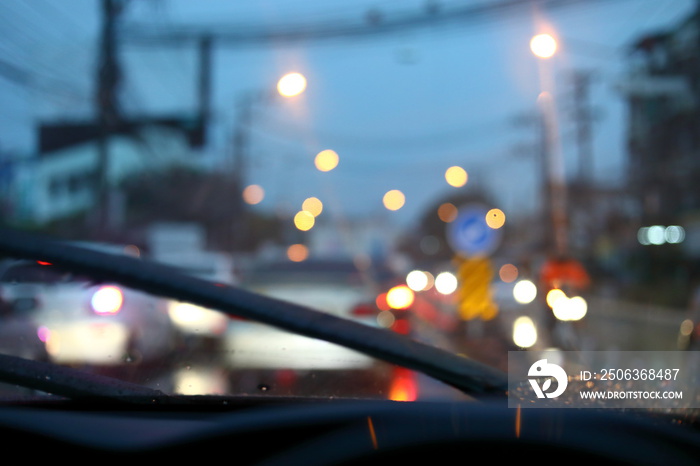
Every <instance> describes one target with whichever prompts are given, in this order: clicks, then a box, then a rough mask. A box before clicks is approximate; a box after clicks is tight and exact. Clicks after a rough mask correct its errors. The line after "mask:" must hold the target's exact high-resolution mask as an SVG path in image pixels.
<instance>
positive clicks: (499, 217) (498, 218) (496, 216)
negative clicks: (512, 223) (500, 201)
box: [486, 209, 506, 230]
mask: <svg viewBox="0 0 700 466" xmlns="http://www.w3.org/2000/svg"><path fill="white" fill-rule="evenodd" d="M505 223H506V214H504V213H503V211H502V210H501V209H491V210H489V211H488V212H487V213H486V224H487V225H488V226H489V227H490V228H493V229H494V230H497V229H499V228H501V227H502V226H503V225H504V224H505Z"/></svg>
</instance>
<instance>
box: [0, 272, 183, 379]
mask: <svg viewBox="0 0 700 466" xmlns="http://www.w3.org/2000/svg"><path fill="white" fill-rule="evenodd" d="M0 280H1V281H2V293H3V301H4V303H5V304H4V305H5V306H6V307H7V308H10V309H12V310H13V312H14V314H16V313H17V312H25V313H27V312H29V311H31V324H25V325H24V326H25V327H27V326H28V325H30V326H31V329H32V333H33V335H34V338H35V340H36V341H37V342H39V343H40V344H41V346H42V347H43V348H44V349H43V350H40V351H39V352H38V354H41V355H44V354H46V357H48V359H50V360H51V361H53V362H56V363H61V364H93V365H102V366H118V365H123V364H125V363H127V362H137V361H144V360H146V361H147V360H153V359H156V358H161V357H163V356H164V355H167V354H168V353H169V352H170V351H171V350H172V348H173V346H172V345H173V342H174V329H173V327H172V324H171V322H170V320H169V319H168V316H167V313H166V311H167V308H166V301H165V300H162V299H159V298H156V297H152V296H150V295H148V294H145V293H142V292H139V291H136V290H133V289H130V288H127V287H124V286H120V285H116V284H111V283H102V282H99V281H94V280H91V279H89V278H87V277H85V276H81V275H77V274H73V273H70V272H67V271H64V270H62V269H61V268H59V267H56V266H54V265H52V264H50V263H48V262H38V261H9V262H7V263H6V264H5V267H4V270H3V273H2V276H1V277H0ZM15 325H17V323H15ZM26 333H28V330H27V331H26ZM5 341H7V340H5Z"/></svg>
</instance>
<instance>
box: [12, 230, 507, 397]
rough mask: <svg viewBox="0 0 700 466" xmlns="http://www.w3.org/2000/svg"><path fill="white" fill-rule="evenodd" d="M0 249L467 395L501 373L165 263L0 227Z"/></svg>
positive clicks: (499, 384) (499, 382) (502, 387)
mask: <svg viewBox="0 0 700 466" xmlns="http://www.w3.org/2000/svg"><path fill="white" fill-rule="evenodd" d="M0 253H4V254H6V255H9V256H13V257H16V258H25V259H33V260H42V261H48V262H51V263H54V264H56V265H59V266H61V267H62V268H65V269H69V270H71V271H74V272H77V273H83V274H87V275H89V276H92V277H95V278H97V279H102V280H106V281H113V282H118V283H121V284H123V285H125V286H128V287H130V288H134V289H138V290H142V291H145V292H148V293H151V294H154V295H160V296H166V297H168V298H174V299H178V300H181V301H187V302H191V303H193V304H197V305H199V306H202V307H206V308H211V309H217V310H219V311H221V312H223V313H226V314H229V315H232V316H237V317H245V318H248V319H251V320H254V321H258V322H261V323H264V324H268V325H272V326H275V327H278V328H280V329H283V330H288V331H291V332H294V333H298V334H300V335H304V336H307V337H312V338H318V339H321V340H325V341H328V342H331V343H336V344H339V345H342V346H345V347H347V348H351V349H354V350H357V351H359V352H362V353H364V354H367V355H369V356H373V357H376V358H378V359H382V360H384V361H387V362H390V363H393V364H397V365H399V366H403V367H406V368H409V369H413V370H416V371H419V372H423V373H425V374H426V375H429V376H431V377H433V378H435V379H437V380H440V381H442V382H445V383H447V384H449V385H452V386H453V387H455V388H457V389H460V390H462V391H464V392H465V393H468V394H500V395H503V396H505V394H506V390H507V387H508V381H507V377H506V375H505V374H504V373H503V372H501V371H499V370H497V369H494V368H492V367H489V366H487V365H485V364H481V363H479V362H476V361H474V360H471V359H468V358H466V357H462V356H458V355H456V354H452V353H449V352H447V351H444V350H441V349H438V348H435V347H432V346H429V345H426V344H423V343H420V342H417V341H414V340H411V339H408V338H406V337H404V336H401V335H399V334H397V333H394V332H389V331H386V330H384V329H379V328H373V327H369V326H367V325H363V324H360V323H357V322H353V321H350V320H346V319H342V318H340V317H336V316H333V315H330V314H326V313H323V312H320V311H316V310H313V309H310V308H307V307H304V306H300V305H296V304H291V303H288V302H285V301H280V300H277V299H273V298H269V297H266V296H262V295H259V294H255V293H252V292H249V291H246V290H242V289H239V288H236V287H232V286H219V285H217V284H215V283H212V282H209V281H206V280H201V279H198V278H194V277H191V276H187V275H183V274H181V273H178V272H176V271H173V270H172V268H170V267H167V266H165V265H161V264H157V263H153V262H148V261H143V260H140V259H136V258H133V257H128V256H120V255H114V254H107V253H103V252H99V251H94V250H89V249H84V248H80V247H77V246H74V245H70V244H66V243H64V242H59V241H56V240H51V239H47V238H45V237H41V236H39V235H35V234H29V233H26V232H19V231H14V230H0Z"/></svg>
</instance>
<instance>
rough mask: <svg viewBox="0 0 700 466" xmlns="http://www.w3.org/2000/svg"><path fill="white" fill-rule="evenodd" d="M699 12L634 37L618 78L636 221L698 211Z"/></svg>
mask: <svg viewBox="0 0 700 466" xmlns="http://www.w3.org/2000/svg"><path fill="white" fill-rule="evenodd" d="M699 31H700V15H699V14H698V13H696V14H694V15H692V16H691V17H689V18H687V19H686V20H684V21H682V22H681V23H680V24H678V25H677V26H676V27H674V28H672V29H671V30H668V31H662V32H657V33H654V34H649V35H646V36H644V37H640V38H639V39H638V40H637V41H636V42H635V43H634V44H633V45H632V48H631V51H630V57H629V58H630V60H629V67H628V75H627V77H626V78H625V79H624V80H623V82H621V83H620V90H621V91H622V93H623V95H624V96H625V97H626V99H627V103H628V108H629V120H628V135H627V142H628V157H629V158H628V189H629V191H630V192H631V193H632V194H633V196H634V197H635V198H636V199H637V200H638V202H639V209H640V221H641V222H642V224H657V223H658V224H665V225H669V224H674V223H678V222H680V221H681V219H682V218H683V216H685V215H687V214H689V213H691V212H693V211H698V210H700V189H697V187H698V186H700V156H699V155H700V34H699Z"/></svg>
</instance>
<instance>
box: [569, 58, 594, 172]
mask: <svg viewBox="0 0 700 466" xmlns="http://www.w3.org/2000/svg"><path fill="white" fill-rule="evenodd" d="M592 79H593V75H592V73H591V72H588V71H574V72H573V74H572V76H571V81H572V86H573V99H574V121H575V124H576V145H577V147H578V179H579V180H580V181H581V184H582V185H588V184H590V183H591V181H592V177H593V137H592V123H593V112H592V111H591V107H590V104H589V89H590V85H591V81H592Z"/></svg>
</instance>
